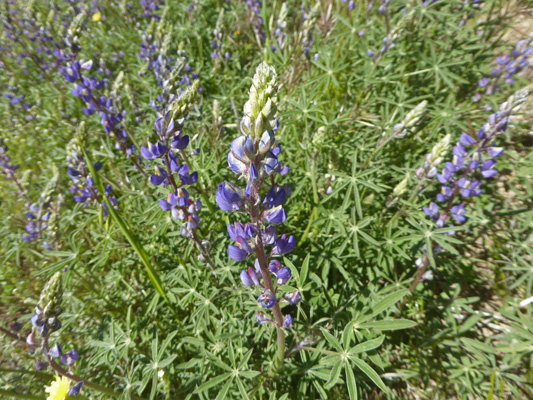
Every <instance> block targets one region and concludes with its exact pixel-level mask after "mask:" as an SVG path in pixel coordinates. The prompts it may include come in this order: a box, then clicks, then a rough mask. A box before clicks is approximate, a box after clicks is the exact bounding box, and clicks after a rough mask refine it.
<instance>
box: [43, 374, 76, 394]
mask: <svg viewBox="0 0 533 400" xmlns="http://www.w3.org/2000/svg"><path fill="white" fill-rule="evenodd" d="M69 388H70V381H69V380H68V379H67V378H65V377H64V376H62V377H59V376H56V380H55V381H53V382H52V384H51V385H50V386H48V387H47V388H46V389H45V392H47V393H50V395H49V396H48V398H47V399H46V400H65V399H66V398H67V397H68V391H69Z"/></svg>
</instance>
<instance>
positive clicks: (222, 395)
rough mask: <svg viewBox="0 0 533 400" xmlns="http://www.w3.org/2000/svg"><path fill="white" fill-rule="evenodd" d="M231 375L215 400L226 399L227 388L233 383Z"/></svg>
mask: <svg viewBox="0 0 533 400" xmlns="http://www.w3.org/2000/svg"><path fill="white" fill-rule="evenodd" d="M233 377H234V376H233V375H232V376H231V378H230V379H228V381H227V382H226V384H225V385H224V386H223V387H222V390H221V391H220V392H219V393H218V396H217V397H216V399H215V400H222V399H225V398H226V395H227V394H228V391H229V388H230V386H231V383H232V382H233Z"/></svg>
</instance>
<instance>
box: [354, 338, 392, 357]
mask: <svg viewBox="0 0 533 400" xmlns="http://www.w3.org/2000/svg"><path fill="white" fill-rule="evenodd" d="M384 339H385V336H380V337H378V338H376V339H372V340H368V341H366V342H363V343H359V344H358V345H357V346H354V347H352V348H351V349H350V354H357V353H364V352H366V351H370V350H374V349H376V348H378V347H379V346H381V344H382V343H383V340H384Z"/></svg>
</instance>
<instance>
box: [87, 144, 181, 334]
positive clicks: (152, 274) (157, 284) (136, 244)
mask: <svg viewBox="0 0 533 400" xmlns="http://www.w3.org/2000/svg"><path fill="white" fill-rule="evenodd" d="M82 151H83V155H84V156H85V160H86V162H87V167H88V168H89V172H90V173H91V176H92V178H93V179H94V182H95V184H96V187H97V188H98V189H99V190H100V193H105V190H104V186H103V185H102V181H101V180H100V177H99V175H98V173H97V172H96V170H95V169H94V166H93V163H92V159H91V157H89V154H88V153H87V152H86V151H85V149H84V148H82ZM103 199H104V201H105V202H106V204H107V208H108V212H109V215H110V216H111V217H112V218H113V220H114V221H115V222H116V223H117V225H118V226H119V228H120V229H121V230H122V233H123V234H124V236H126V239H128V242H130V244H131V246H132V247H133V249H134V250H135V252H136V253H137V254H138V256H139V258H140V259H141V262H142V263H143V264H144V266H145V268H146V273H147V275H148V278H149V279H150V281H151V282H152V286H153V287H154V289H155V290H156V291H157V292H158V293H159V295H160V296H161V297H162V298H163V300H164V301H165V303H167V305H168V307H169V309H170V311H171V313H172V315H173V316H174V318H175V319H176V322H177V323H178V324H181V322H180V320H179V317H178V314H177V312H176V310H175V308H174V306H173V304H172V303H171V302H170V300H169V298H168V296H167V293H166V291H165V289H164V288H163V285H162V283H161V279H160V277H159V274H158V273H157V270H156V269H155V268H154V266H153V265H152V263H151V262H150V258H149V257H148V254H146V251H145V250H144V247H143V246H142V244H141V242H140V241H139V239H138V238H137V236H136V235H135V233H134V232H133V231H132V230H131V228H130V227H129V226H128V223H127V222H126V221H125V220H124V219H122V217H121V216H120V214H119V213H118V212H117V211H116V210H115V208H114V207H113V205H112V204H111V203H110V202H109V199H108V197H107V196H105V195H103Z"/></svg>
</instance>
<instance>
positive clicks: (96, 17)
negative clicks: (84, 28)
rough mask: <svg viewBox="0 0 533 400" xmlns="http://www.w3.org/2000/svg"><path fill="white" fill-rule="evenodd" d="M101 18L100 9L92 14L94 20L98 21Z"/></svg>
mask: <svg viewBox="0 0 533 400" xmlns="http://www.w3.org/2000/svg"><path fill="white" fill-rule="evenodd" d="M101 19H102V13H101V12H100V11H98V12H97V13H95V14H94V15H93V21H94V22H100V20H101Z"/></svg>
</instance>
